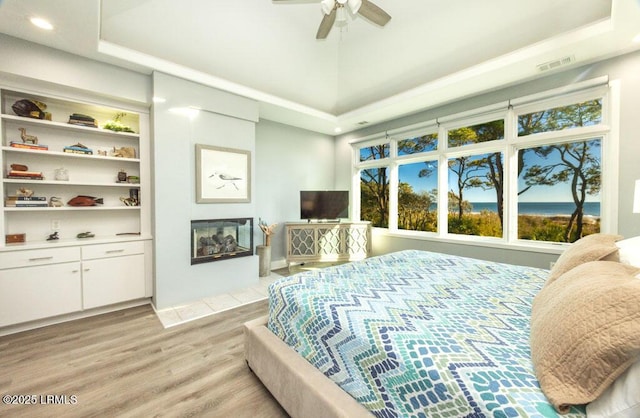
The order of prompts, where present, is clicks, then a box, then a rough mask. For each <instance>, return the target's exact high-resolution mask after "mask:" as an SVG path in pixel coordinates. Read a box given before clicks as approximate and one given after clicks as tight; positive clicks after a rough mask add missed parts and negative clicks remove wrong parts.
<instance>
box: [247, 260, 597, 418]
mask: <svg viewBox="0 0 640 418" xmlns="http://www.w3.org/2000/svg"><path fill="white" fill-rule="evenodd" d="M548 276H549V271H548V270H543V269H537V268H532V267H523V266H514V265H508V264H500V263H494V262H488V261H482V260H476V259H471V258H465V257H460V256H453V255H445V254H439V253H433V252H425V251H417V250H406V251H400V252H397V253H392V254H387V255H383V256H378V257H372V258H369V259H366V260H363V261H359V262H354V263H349V264H345V265H342V266H336V267H330V268H326V269H323V270H320V271H316V272H305V273H299V274H296V275H293V276H291V277H286V278H283V279H280V280H278V281H277V282H275V283H273V284H272V285H271V286H270V287H269V315H268V317H265V318H260V319H258V320H256V321H252V322H251V323H247V324H245V343H246V345H245V355H246V360H247V363H248V365H249V367H250V368H251V369H252V370H253V371H254V373H255V374H256V375H257V376H258V377H259V378H260V380H261V381H262V382H263V384H265V386H266V387H267V388H268V389H269V390H270V391H271V393H272V394H273V395H274V397H275V398H276V399H277V400H278V401H279V402H280V403H281V404H282V405H283V407H284V408H285V410H287V412H288V413H289V414H290V415H291V416H293V417H304V418H311V417H360V416H362V417H371V416H376V417H430V418H431V417H443V418H444V417H463V416H464V417H485V416H486V417H553V416H557V412H556V410H557V405H553V404H552V403H550V401H549V400H548V398H547V396H546V395H545V393H544V392H543V391H542V389H541V387H540V384H539V382H538V379H537V377H536V371H535V370H534V365H533V363H532V355H531V349H530V333H531V330H530V322H531V314H532V302H533V300H534V298H535V297H536V295H537V294H538V293H540V291H541V289H542V288H543V286H544V285H545V282H546V281H547V278H548ZM554 406H555V408H554ZM563 413H565V414H566V415H563V416H566V417H571V418H573V417H584V416H585V415H586V413H585V408H584V407H583V406H574V405H571V406H569V407H567V408H565V410H564V411H563Z"/></svg>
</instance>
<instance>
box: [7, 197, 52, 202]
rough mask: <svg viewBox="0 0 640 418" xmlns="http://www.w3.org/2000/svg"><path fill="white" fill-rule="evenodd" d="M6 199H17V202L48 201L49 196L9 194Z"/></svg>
mask: <svg viewBox="0 0 640 418" xmlns="http://www.w3.org/2000/svg"><path fill="white" fill-rule="evenodd" d="M5 201H17V202H30V201H38V202H46V201H47V198H46V197H44V196H7V197H6V198H5Z"/></svg>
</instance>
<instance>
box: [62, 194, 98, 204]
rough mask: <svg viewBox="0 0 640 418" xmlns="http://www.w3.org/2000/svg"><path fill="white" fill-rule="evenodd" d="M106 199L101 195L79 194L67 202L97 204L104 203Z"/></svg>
mask: <svg viewBox="0 0 640 418" xmlns="http://www.w3.org/2000/svg"><path fill="white" fill-rule="evenodd" d="M103 204H104V199H103V198H101V197H93V196H84V195H78V196H76V197H74V198H72V199H71V200H69V201H68V202H67V205H69V206H96V205H103Z"/></svg>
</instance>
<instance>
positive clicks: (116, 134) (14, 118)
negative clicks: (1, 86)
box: [2, 114, 140, 139]
mask: <svg viewBox="0 0 640 418" xmlns="http://www.w3.org/2000/svg"><path fill="white" fill-rule="evenodd" d="M2 119H3V120H6V121H13V122H16V123H25V124H27V125H32V126H43V127H45V128H51V127H55V128H61V129H67V130H70V131H76V132H86V133H92V134H99V135H109V136H114V137H120V138H123V139H125V138H126V139H139V138H140V135H139V134H137V133H129V132H115V131H110V130H108V129H102V128H91V127H88V126H79V125H72V124H69V123H62V122H52V121H49V120H45V119H33V118H27V117H22V116H14V115H8V114H3V115H2Z"/></svg>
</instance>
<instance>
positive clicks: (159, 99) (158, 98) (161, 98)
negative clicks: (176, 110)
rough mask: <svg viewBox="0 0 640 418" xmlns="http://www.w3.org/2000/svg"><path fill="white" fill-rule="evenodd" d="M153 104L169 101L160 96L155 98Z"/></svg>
mask: <svg viewBox="0 0 640 418" xmlns="http://www.w3.org/2000/svg"><path fill="white" fill-rule="evenodd" d="M151 100H153V103H164V102H166V101H167V99H165V98H164V97H159V96H153V99H151Z"/></svg>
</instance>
